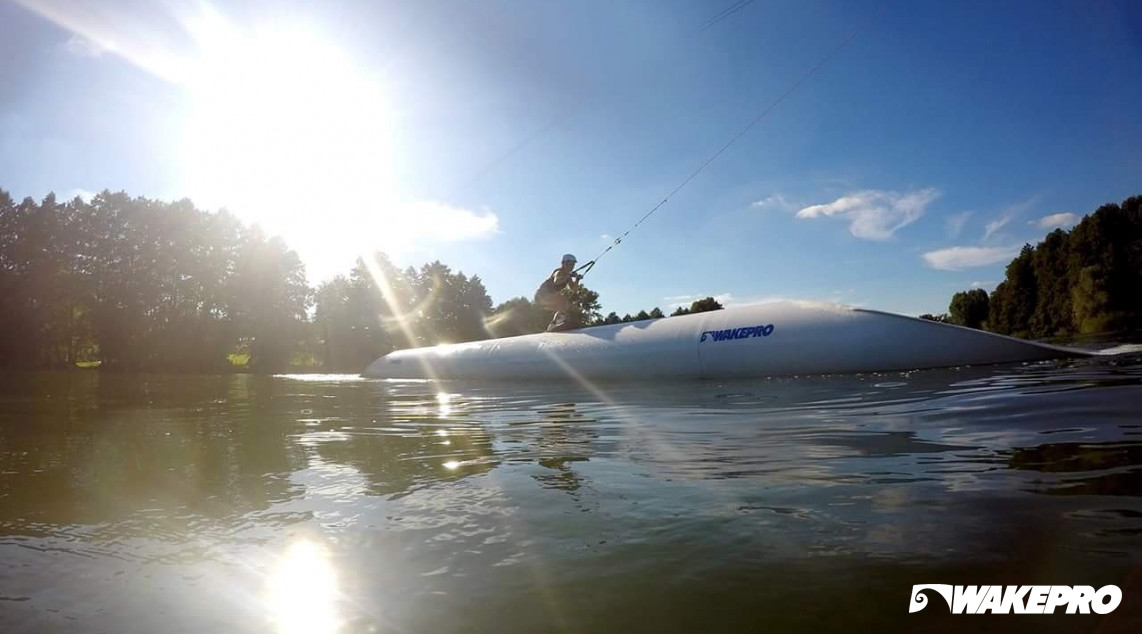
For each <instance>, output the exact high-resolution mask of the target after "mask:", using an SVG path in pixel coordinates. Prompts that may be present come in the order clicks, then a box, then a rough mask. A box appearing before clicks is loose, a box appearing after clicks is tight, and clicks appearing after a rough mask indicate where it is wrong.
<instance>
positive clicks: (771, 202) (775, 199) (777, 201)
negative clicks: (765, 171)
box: [750, 194, 793, 211]
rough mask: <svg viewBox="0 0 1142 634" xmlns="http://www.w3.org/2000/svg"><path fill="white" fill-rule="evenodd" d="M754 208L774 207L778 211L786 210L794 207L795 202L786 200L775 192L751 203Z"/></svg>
mask: <svg viewBox="0 0 1142 634" xmlns="http://www.w3.org/2000/svg"><path fill="white" fill-rule="evenodd" d="M750 207H753V208H754V209H773V210H777V211H785V210H788V209H792V208H793V203H791V202H789V201H787V200H785V197H784V196H782V195H781V194H774V195H772V196H770V197H768V198H763V199H761V200H759V201H756V202H754V203H751V204H750Z"/></svg>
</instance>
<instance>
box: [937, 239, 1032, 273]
mask: <svg viewBox="0 0 1142 634" xmlns="http://www.w3.org/2000/svg"><path fill="white" fill-rule="evenodd" d="M1020 248H1021V247H1020V246H1019V245H1015V246H1006V247H948V248H946V249H936V250H935V251H929V252H927V253H925V254H924V261H925V262H927V263H928V266H930V267H932V268H934V269H940V270H941V271H960V270H963V269H967V268H972V267H977V266H987V265H989V264H995V263H997V262H1003V261H1004V260H1010V259H1011V258H1013V257H1015V256H1016V255H1017V254H1018V253H1019V249H1020Z"/></svg>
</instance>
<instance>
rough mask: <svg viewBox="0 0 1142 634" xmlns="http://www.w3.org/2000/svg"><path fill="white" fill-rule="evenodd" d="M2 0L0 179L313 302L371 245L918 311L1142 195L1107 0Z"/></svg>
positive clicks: (654, 297) (638, 292)
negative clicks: (185, 234) (220, 257)
mask: <svg viewBox="0 0 1142 634" xmlns="http://www.w3.org/2000/svg"><path fill="white" fill-rule="evenodd" d="M733 4H734V2H733V0H725V1H722V2H713V1H711V2H694V1H687V2H682V1H660V0H655V1H653V2H652V1H649V0H647V1H638V2H634V1H629V2H587V1H580V2H553V1H544V2H538V1H536V2H526V3H525V2H498V1H497V2H474V1H464V0H451V1H447V2H444V1H442V2H375V3H362V2H324V3H322V2H312V3H310V2H307V3H293V2H272V3H270V2H251V1H240V2H227V3H225V4H222V3H219V4H214V5H212V4H209V3H206V2H189V3H183V4H178V3H171V2H166V3H155V2H146V1H141V0H130V1H126V0H121V1H112V0H104V1H94V0H90V1H62V0H15V1H13V0H0V85H3V86H4V90H3V91H0V187H3V188H4V189H7V190H9V191H10V192H11V193H12V194H13V195H14V196H17V197H23V196H26V195H31V196H34V197H36V198H39V197H42V196H43V195H44V194H46V193H47V192H48V191H55V192H57V194H59V195H64V196H70V195H73V194H75V193H83V192H91V191H98V190H101V189H103V188H109V189H112V190H119V189H123V190H126V191H128V192H130V193H132V194H135V195H144V196H149V197H157V198H163V199H171V198H181V197H189V198H191V199H192V200H194V201H195V202H196V203H197V204H199V206H201V207H205V208H209V209H216V208H219V207H223V206H224V207H227V208H229V209H230V210H231V211H233V212H234V213H236V214H237V215H239V216H240V217H242V218H244V219H246V220H248V221H251V222H257V223H258V224H260V225H262V226H263V227H264V228H265V229H267V230H268V231H270V232H273V233H278V234H281V235H282V236H283V237H284V238H285V239H286V240H287V241H288V242H289V243H290V245H291V246H292V247H293V248H295V249H296V250H297V251H298V252H299V253H300V254H301V255H302V257H303V259H304V260H305V261H306V263H307V266H308V269H309V271H310V279H311V282H315V281H319V280H320V279H323V278H328V277H329V276H331V275H333V274H335V273H337V272H340V271H346V270H348V268H349V267H350V266H351V263H352V261H353V259H354V258H355V256H356V254H357V253H360V252H361V251H363V250H368V249H377V248H380V249H385V250H387V251H389V252H391V253H392V254H393V257H394V258H395V259H396V260H397V261H398V262H399V263H402V264H416V263H421V262H424V261H426V260H428V259H433V258H439V259H441V260H443V261H445V262H446V263H448V264H450V265H452V266H453V267H454V268H459V269H462V270H464V271H466V272H469V273H478V274H479V275H480V276H481V277H482V278H483V280H484V282H485V284H486V285H487V287H488V289H489V292H490V293H491V295H492V297H493V299H495V300H496V301H497V302H498V301H502V300H505V299H508V298H509V297H513V296H518V295H526V296H530V295H531V293H532V292H533V291H534V290H535V287H537V286H538V284H539V282H540V281H541V280H542V278H543V277H544V276H545V275H546V274H547V273H548V272H550V270H551V269H552V268H554V267H555V266H556V265H557V264H558V260H559V256H560V255H561V254H562V253H564V252H567V251H570V252H574V253H576V254H577V255H579V257H580V259H581V260H585V259H587V258H588V257H590V256H591V255H594V254H595V253H597V252H598V251H600V250H601V249H602V248H604V247H605V246H606V245H607V243H608V241H609V239H611V238H610V237H611V236H615V235H618V234H620V233H621V232H622V231H624V230H625V229H626V228H627V227H629V226H630V225H631V224H632V223H633V222H634V221H635V220H637V219H638V218H639V217H641V216H642V215H643V214H644V213H645V212H646V211H648V210H649V209H650V208H651V207H653V206H654V204H655V203H657V202H658V201H659V200H661V199H662V197H663V196H664V195H665V194H666V193H667V192H669V191H670V190H671V189H673V188H674V187H675V186H676V185H677V184H678V183H679V182H681V181H682V180H683V179H684V178H686V176H687V175H689V174H690V173H691V172H692V171H693V170H694V169H695V168H696V167H697V166H698V165H699V164H701V162H702V161H704V160H705V159H706V158H708V157H709V156H710V155H711V154H712V153H713V152H714V151H716V150H717V149H718V148H719V147H720V146H721V145H722V144H724V143H725V142H726V141H727V140H728V139H729V138H730V137H732V136H733V135H734V134H735V133H736V132H737V131H738V130H739V129H741V127H742V126H743V125H745V124H746V123H747V122H748V121H750V120H751V119H752V118H753V117H755V116H756V115H757V114H758V113H759V112H760V111H761V110H762V109H763V108H764V107H766V106H767V105H769V104H770V103H771V102H772V101H773V100H774V99H775V98H777V96H778V95H780V94H781V93H782V92H784V91H785V90H786V89H787V88H788V87H789V86H790V85H792V84H793V83H794V82H796V81H797V80H798V79H799V78H800V77H801V76H802V75H803V74H804V73H805V72H806V71H807V70H808V69H809V68H811V67H813V66H814V65H815V64H816V63H817V62H818V61H819V60H821V59H822V57H824V56H825V54H826V53H827V52H828V51H829V50H831V49H832V48H833V47H835V46H837V44H839V43H840V42H842V41H843V40H844V39H845V38H846V37H848V36H849V34H850V33H852V32H853V30H854V29H856V28H858V27H860V26H861V25H867V26H866V27H865V28H864V29H863V30H862V31H861V33H860V34H859V35H858V36H857V37H856V38H855V39H854V40H852V41H851V42H850V43H849V44H848V45H847V46H846V47H845V48H844V49H843V50H842V51H841V52H840V53H839V54H838V55H837V56H836V57H835V58H833V59H832V60H831V61H830V62H829V63H828V64H827V65H826V66H824V67H823V68H822V69H821V70H820V71H819V72H817V73H816V74H815V75H814V76H813V77H812V78H811V79H809V81H807V82H806V83H805V84H804V85H803V86H802V87H801V88H800V90H798V91H797V92H796V93H795V94H794V95H793V96H792V97H790V98H789V99H788V100H786V101H785V102H783V103H782V104H781V105H780V106H779V107H777V108H776V109H775V110H774V111H773V112H772V113H771V114H770V115H769V116H768V117H767V118H766V119H765V120H763V121H762V122H761V123H760V124H759V125H758V126H757V127H756V128H754V129H753V130H752V131H751V132H750V133H749V134H748V135H746V136H745V137H743V138H742V139H741V140H740V141H739V142H737V143H736V144H735V145H734V146H733V147H732V148H730V149H729V150H728V151H727V152H726V153H725V154H723V155H722V156H721V157H720V158H719V159H718V160H717V161H716V162H715V163H713V164H712V165H711V166H710V167H709V168H708V169H707V170H706V171H704V172H703V173H702V174H701V175H700V176H698V177H697V178H696V179H695V180H694V181H693V182H691V183H690V184H689V185H688V186H687V187H686V188H685V189H683V190H682V191H681V192H679V193H678V194H677V195H676V196H675V197H674V198H673V199H672V200H671V201H670V202H669V204H667V205H666V206H664V207H663V208H662V209H661V210H660V211H658V212H657V213H656V214H655V215H654V216H653V217H652V218H651V219H650V220H648V221H647V222H646V223H645V224H644V225H643V226H642V227H641V228H639V229H638V230H637V231H636V232H635V233H633V234H632V235H631V236H630V237H629V238H628V239H627V240H625V241H624V242H623V244H622V245H621V246H619V247H618V248H616V249H615V250H614V251H612V252H611V253H610V254H608V255H607V256H606V258H604V259H603V260H602V261H601V262H600V263H599V265H598V266H597V267H596V268H595V269H594V271H592V273H591V275H590V276H589V277H588V278H587V282H588V285H589V286H591V287H592V288H594V289H595V290H597V291H599V292H600V295H601V301H602V303H603V306H604V308H605V309H606V310H617V311H618V312H619V313H620V314H621V313H623V312H628V311H629V312H634V311H637V310H638V309H640V308H650V307H653V306H661V307H663V308H664V309H669V307H670V305H671V304H674V303H679V302H688V301H689V299H690V298H693V297H697V296H704V295H716V296H720V297H724V298H725V299H726V301H727V302H728V303H730V304H734V303H738V304H741V303H748V302H753V301H760V300H765V299H768V298H778V297H782V298H804V299H816V300H828V301H839V302H843V303H849V304H856V305H863V306H867V307H872V308H878V309H884V310H893V311H898V312H904V313H910V314H916V313H920V312H942V311H944V310H946V307H947V301H948V298H949V297H950V295H951V294H952V293H953V292H954V291H956V290H961V289H964V288H969V287H971V286H972V285H973V284H974V285H982V286H984V287H986V288H991V286H993V285H994V284H995V283H996V282H997V281H998V280H1000V279H1002V276H1003V267H1004V265H1005V264H1006V262H1007V261H1008V260H1009V259H1010V257H1011V256H1012V255H1013V253H1014V252H1015V251H1016V250H1017V249H1018V247H1019V246H1021V245H1022V244H1023V243H1024V242H1035V241H1037V240H1039V239H1041V238H1042V236H1043V235H1045V233H1046V232H1047V231H1049V230H1050V228H1051V227H1053V226H1064V227H1065V226H1069V225H1070V224H1072V223H1073V222H1074V221H1075V220H1077V219H1078V218H1079V217H1081V216H1082V214H1084V213H1088V212H1090V211H1092V210H1093V209H1095V208H1096V207H1097V206H1098V205H1099V204H1102V203H1104V202H1117V201H1120V200H1122V199H1123V198H1125V197H1127V196H1130V195H1134V194H1139V193H1142V178H1140V176H1142V153H1139V151H1138V148H1139V147H1142V117H1139V116H1138V114H1137V113H1138V108H1139V106H1138V104H1140V103H1142V81H1139V78H1140V77H1142V5H1139V4H1138V3H1135V2H1117V3H1115V2H1097V3H1091V2H1061V1H1060V2H1048V3H1044V2H1017V1H1007V2H1002V3H984V2H978V3H964V2H925V3H912V2H890V3H888V4H887V5H885V4H884V3H882V2H879V1H878V2H868V1H852V2H814V1H808V2H806V1H792V0H756V1H754V2H750V3H748V4H746V5H744V6H742V7H741V8H740V10H739V11H737V12H735V13H733V14H732V15H730V16H728V17H726V18H725V19H723V20H721V21H718V22H716V23H715V24H712V25H710V26H709V27H707V28H701V27H702V26H703V24H705V23H706V22H708V21H709V20H710V18H711V17H712V16H715V15H717V14H718V13H719V12H721V11H722V10H723V9H725V8H726V7H728V6H731V5H733Z"/></svg>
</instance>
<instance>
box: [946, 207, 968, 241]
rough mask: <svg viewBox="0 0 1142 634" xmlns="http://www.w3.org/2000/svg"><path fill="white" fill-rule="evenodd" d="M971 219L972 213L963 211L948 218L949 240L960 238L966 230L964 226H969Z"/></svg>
mask: <svg viewBox="0 0 1142 634" xmlns="http://www.w3.org/2000/svg"><path fill="white" fill-rule="evenodd" d="M970 217H971V212H970V211H961V212H960V213H958V214H952V215H951V216H948V219H947V221H946V222H947V223H948V238H949V239H955V238H958V237H959V236H960V232H962V231H963V230H964V225H965V224H967V221H968V218H970Z"/></svg>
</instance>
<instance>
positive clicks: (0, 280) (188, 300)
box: [0, 190, 721, 373]
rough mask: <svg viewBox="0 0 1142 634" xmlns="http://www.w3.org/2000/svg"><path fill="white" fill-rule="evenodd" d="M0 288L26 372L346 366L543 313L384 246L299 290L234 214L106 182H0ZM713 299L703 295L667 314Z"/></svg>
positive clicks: (3, 324)
mask: <svg viewBox="0 0 1142 634" xmlns="http://www.w3.org/2000/svg"><path fill="white" fill-rule="evenodd" d="M540 279H542V278H540ZM540 279H537V281H536V286H538V283H539V281H540ZM0 297H3V309H2V310H0V368H7V369H31V370H37V369H59V368H72V367H76V366H79V367H94V366H98V367H100V368H102V369H106V370H119V371H130V372H230V371H235V370H238V371H250V372H259V373H266V372H280V371H287V370H293V371H297V370H321V371H344V372H357V371H360V370H361V369H362V368H363V367H364V366H365V365H366V364H368V363H369V362H370V361H372V360H373V359H375V358H376V357H378V356H380V355H382V354H385V353H387V352H389V351H391V350H394V349H398V348H407V347H414V346H421V345H431V344H436V343H443V342H461V341H472V340H476V339H486V338H489V337H504V336H511V335H518V334H526V333H532V332H540V331H543V330H544V329H545V328H546V327H547V324H548V322H549V320H550V318H551V315H550V313H547V312H546V311H543V310H541V309H539V308H537V307H536V306H534V305H532V302H531V301H530V300H529V299H527V298H525V297H517V298H514V299H509V300H507V301H505V302H503V303H501V304H499V305H493V302H492V299H491V297H490V296H489V295H488V292H487V290H486V289H485V287H484V284H483V282H482V281H481V280H480V278H479V276H477V275H472V276H468V275H465V274H464V273H463V272H462V271H453V270H452V269H451V268H450V267H448V266H446V265H445V264H443V263H441V262H438V261H437V262H430V263H427V264H424V265H423V266H421V267H419V268H416V267H408V268H405V269H400V268H398V267H396V266H395V265H394V264H393V263H392V262H391V261H390V260H389V259H388V258H387V257H386V256H385V255H384V254H381V253H377V254H373V255H371V256H368V257H363V258H360V259H359V260H358V261H357V264H356V266H355V267H354V268H353V270H352V271H350V272H348V274H347V275H343V276H337V277H335V278H334V279H332V280H330V281H328V282H325V283H322V284H320V285H319V286H318V287H317V288H311V287H310V286H309V284H308V282H307V280H306V276H305V267H304V265H303V264H302V262H301V260H300V259H299V258H298V256H297V254H296V253H294V252H293V251H291V250H290V249H289V247H288V246H287V245H286V244H285V243H284V242H282V241H281V240H280V239H278V238H274V237H269V236H266V235H265V234H264V233H263V232H262V231H261V230H259V229H258V228H257V227H251V226H246V225H244V224H243V223H242V222H240V221H239V220H238V219H237V218H236V217H234V216H233V215H232V214H230V213H227V212H225V211H220V212H217V213H209V212H205V211H202V210H200V209H197V208H195V206H194V205H193V204H192V203H191V202H190V201H188V200H181V201H176V202H170V203H167V202H162V201H156V200H150V199H147V198H141V197H131V196H128V195H127V194H126V193H123V192H118V193H112V192H109V191H104V192H102V193H100V194H97V195H95V196H93V197H92V198H91V200H90V201H84V200H83V199H82V198H75V199H73V200H70V201H59V200H57V198H56V197H55V195H54V194H49V195H48V196H46V197H45V198H44V199H43V200H42V201H40V202H36V201H35V200H33V199H31V198H25V199H24V200H23V201H21V202H19V203H17V202H16V201H14V200H13V199H12V197H11V195H10V194H8V193H7V192H5V191H3V190H0ZM572 305H573V315H572V321H573V322H574V323H577V324H585V325H597V324H604V323H621V322H629V321H637V320H641V319H653V318H656V317H662V316H663V313H662V311H661V310H660V309H659V308H654V309H652V310H650V311H645V310H644V311H640V312H639V313H638V314H636V315H634V316H631V315H626V316H624V317H619V316H618V315H617V314H615V313H610V314H609V315H607V316H603V315H602V314H601V312H600V311H601V307H600V304H599V296H598V293H596V292H594V291H592V290H590V289H589V288H587V287H585V286H581V287H580V288H578V289H576V290H575V291H574V292H572ZM717 308H721V306H720V305H718V304H717V302H715V301H714V300H713V298H706V299H703V300H700V301H697V302H694V303H693V304H692V305H691V306H690V307H689V308H685V307H683V308H679V309H678V310H677V311H675V314H684V313H687V312H698V311H702V310H715V309H717Z"/></svg>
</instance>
